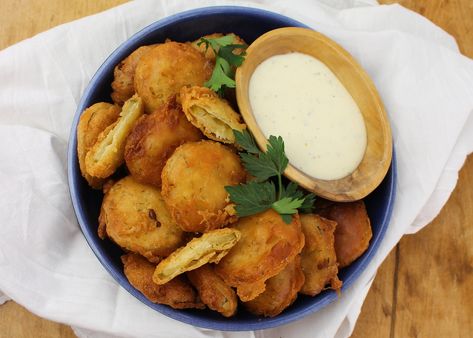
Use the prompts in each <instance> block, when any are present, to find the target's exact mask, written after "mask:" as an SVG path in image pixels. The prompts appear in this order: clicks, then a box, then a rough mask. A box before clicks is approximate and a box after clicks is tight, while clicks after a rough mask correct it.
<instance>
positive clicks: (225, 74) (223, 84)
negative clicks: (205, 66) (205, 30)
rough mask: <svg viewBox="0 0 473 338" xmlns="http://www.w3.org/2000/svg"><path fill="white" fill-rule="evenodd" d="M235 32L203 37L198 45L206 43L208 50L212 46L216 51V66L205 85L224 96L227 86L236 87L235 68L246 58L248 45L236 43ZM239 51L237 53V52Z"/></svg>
mask: <svg viewBox="0 0 473 338" xmlns="http://www.w3.org/2000/svg"><path fill="white" fill-rule="evenodd" d="M235 38H236V36H235V34H228V35H225V36H222V37H219V38H201V39H200V41H199V42H198V43H197V45H198V46H200V45H202V44H205V48H206V50H207V49H208V48H209V47H211V48H212V49H213V51H214V53H215V67H214V70H213V73H212V76H211V77H210V79H209V81H207V82H206V83H205V84H204V85H205V86H206V87H208V88H210V89H212V90H213V91H215V92H217V93H218V94H219V95H220V96H223V93H224V90H225V88H235V86H236V84H235V80H234V77H235V69H234V67H239V66H241V65H242V63H243V61H244V60H245V55H246V53H245V49H246V47H247V46H246V45H242V44H234V41H235ZM236 51H237V53H235V52H236Z"/></svg>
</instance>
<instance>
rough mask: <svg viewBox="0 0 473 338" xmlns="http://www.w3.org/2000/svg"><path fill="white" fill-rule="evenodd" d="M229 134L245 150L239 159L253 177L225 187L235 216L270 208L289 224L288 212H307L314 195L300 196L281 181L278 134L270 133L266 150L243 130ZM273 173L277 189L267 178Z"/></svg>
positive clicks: (281, 147)
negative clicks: (234, 209)
mask: <svg viewBox="0 0 473 338" xmlns="http://www.w3.org/2000/svg"><path fill="white" fill-rule="evenodd" d="M233 134H234V135H235V140H236V142H237V144H238V145H239V146H240V147H241V148H243V149H244V150H246V151H247V152H241V153H240V158H241V160H242V162H243V165H244V166H245V168H246V170H247V171H248V172H249V173H250V174H251V175H252V176H254V180H253V181H250V182H248V183H246V184H240V185H238V186H227V187H225V189H226V190H227V192H228V193H229V195H230V200H231V201H233V202H234V203H235V204H236V212H237V214H238V215H239V216H241V217H243V216H250V215H254V214H257V213H259V212H263V211H265V210H267V209H270V208H272V209H274V210H275V211H276V212H278V213H279V214H280V215H281V218H282V219H283V221H284V222H286V223H288V224H289V223H291V222H292V215H294V214H296V213H297V212H298V210H300V211H301V212H310V211H311V210H312V209H313V205H314V201H315V195H314V194H311V193H310V194H307V195H304V192H303V191H302V190H300V189H299V187H298V185H297V184H296V183H294V182H289V184H287V186H284V184H283V183H282V174H283V172H284V170H285V169H286V167H287V165H288V164H289V160H288V158H287V156H286V154H285V152H284V141H283V139H282V137H275V136H270V137H269V139H268V146H267V150H266V152H262V151H261V150H259V149H258V147H257V145H256V142H255V140H254V138H253V136H252V135H251V134H250V133H249V132H248V131H247V130H243V131H242V132H240V131H237V130H234V131H233ZM275 176H276V177H277V182H278V190H277V191H276V186H275V184H274V183H273V181H272V180H271V177H275Z"/></svg>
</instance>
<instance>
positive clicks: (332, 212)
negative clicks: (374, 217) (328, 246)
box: [320, 201, 373, 268]
mask: <svg viewBox="0 0 473 338" xmlns="http://www.w3.org/2000/svg"><path fill="white" fill-rule="evenodd" d="M320 214H321V216H323V217H326V218H328V219H331V220H334V221H335V222H337V228H336V229H335V252H336V253H337V261H338V264H339V267H340V268H343V267H345V266H348V265H350V264H351V263H352V262H353V261H354V260H355V259H357V258H358V257H360V256H361V255H362V254H363V252H365V251H366V249H368V246H369V244H370V239H371V237H372V235H373V234H372V232H371V224H370V219H369V217H368V213H367V212H366V207H365V203H364V202H363V201H356V202H350V203H334V204H332V205H331V206H329V207H327V208H325V209H322V210H321V211H320Z"/></svg>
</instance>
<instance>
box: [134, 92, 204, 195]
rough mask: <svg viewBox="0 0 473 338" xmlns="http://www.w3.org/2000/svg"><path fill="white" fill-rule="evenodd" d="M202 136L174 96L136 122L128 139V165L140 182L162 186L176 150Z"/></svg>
mask: <svg viewBox="0 0 473 338" xmlns="http://www.w3.org/2000/svg"><path fill="white" fill-rule="evenodd" d="M202 137H203V136H202V134H201V133H200V131H199V130H198V129H197V128H195V127H194V126H193V125H192V124H190V123H189V121H187V119H186V117H185V116H184V113H183V112H182V109H181V106H180V105H179V104H177V103H176V101H175V99H174V98H173V99H171V100H169V101H168V102H167V103H166V104H164V105H162V106H161V107H159V108H158V110H156V111H155V112H153V113H152V114H149V115H143V116H141V118H140V119H139V120H138V122H137V123H136V124H135V127H134V128H133V130H132V131H131V133H130V135H129V136H128V139H127V141H126V147H125V162H126V166H127V167H128V169H129V170H130V173H131V175H132V176H133V177H134V178H136V180H137V181H139V182H142V183H148V184H153V185H156V186H161V172H162V170H163V167H164V165H165V164H166V161H167V159H168V158H169V156H171V154H172V153H173V151H174V150H175V149H176V148H177V147H178V146H179V145H181V144H183V143H186V142H191V141H198V140H200V139H202Z"/></svg>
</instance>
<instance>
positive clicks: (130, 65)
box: [111, 45, 157, 105]
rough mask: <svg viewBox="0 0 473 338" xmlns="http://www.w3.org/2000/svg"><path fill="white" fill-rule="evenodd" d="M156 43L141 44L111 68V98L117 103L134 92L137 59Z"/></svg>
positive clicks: (123, 100) (121, 102)
mask: <svg viewBox="0 0 473 338" xmlns="http://www.w3.org/2000/svg"><path fill="white" fill-rule="evenodd" d="M156 46H157V45H150V46H141V47H139V48H138V49H136V50H134V51H133V52H132V53H131V54H130V55H128V56H127V57H126V58H125V59H123V60H122V61H120V63H119V64H118V65H117V66H116V67H115V69H114V70H113V82H112V89H113V91H112V95H111V97H112V100H113V102H115V103H116V104H118V105H123V103H125V101H126V100H128V99H129V98H130V97H132V96H133V94H135V85H134V79H135V69H136V65H137V64H138V61H139V60H140V59H141V57H142V56H143V55H145V54H146V53H148V52H149V51H150V50H152V49H153V48H154V47H156Z"/></svg>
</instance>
